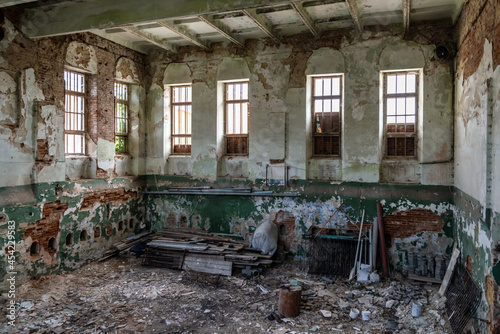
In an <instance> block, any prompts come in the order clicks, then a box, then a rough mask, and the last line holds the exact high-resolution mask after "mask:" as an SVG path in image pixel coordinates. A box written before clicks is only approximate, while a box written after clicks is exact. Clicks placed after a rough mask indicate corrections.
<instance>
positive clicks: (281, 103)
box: [147, 27, 453, 185]
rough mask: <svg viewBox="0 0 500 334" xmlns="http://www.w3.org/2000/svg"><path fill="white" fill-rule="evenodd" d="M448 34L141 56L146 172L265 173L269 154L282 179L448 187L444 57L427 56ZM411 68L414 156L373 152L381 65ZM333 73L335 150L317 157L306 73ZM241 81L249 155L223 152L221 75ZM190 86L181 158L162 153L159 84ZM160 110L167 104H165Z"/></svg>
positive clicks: (449, 90)
mask: <svg viewBox="0 0 500 334" xmlns="http://www.w3.org/2000/svg"><path fill="white" fill-rule="evenodd" d="M452 40H453V37H452V31H451V30H450V29H443V28H436V27H433V28H432V29H423V28H422V30H420V29H415V30H413V32H412V36H411V37H410V38H409V39H406V40H404V39H402V38H401V31H393V30H373V31H365V32H364V33H363V34H362V35H360V36H359V35H357V34H356V33H355V32H352V31H337V32H335V33H328V34H326V35H325V36H323V37H322V38H321V39H312V38H309V36H307V35H304V36H295V37H292V38H286V39H285V40H284V42H283V43H281V44H273V43H272V42H269V41H248V42H247V43H246V48H245V49H244V50H243V49H240V48H238V47H236V46H232V45H227V46H225V45H220V46H219V45H215V46H214V47H213V52H192V51H191V50H189V49H186V50H181V52H179V53H178V54H175V55H172V54H167V53H156V54H154V55H152V56H151V57H150V59H151V71H152V76H153V78H152V85H151V87H150V90H149V94H148V114H149V115H150V116H151V117H150V119H149V122H150V123H149V124H148V129H149V131H148V143H147V150H148V157H147V172H148V173H150V174H153V173H156V174H167V175H186V176H193V177H198V178H204V179H210V180H215V179H216V178H217V177H229V178H245V179H249V180H255V179H265V177H266V172H269V167H267V165H269V164H270V162H281V165H279V166H275V167H274V169H277V168H278V167H281V168H282V169H283V168H284V167H283V166H285V165H286V167H287V168H288V177H289V179H292V180H293V179H309V180H330V181H336V182H344V181H348V182H370V183H372V182H387V183H404V184H408V183H410V184H426V185H451V184H453V171H452V165H453V164H452V157H453V155H452V151H453V150H452V143H453V141H452V138H453V60H452V59H448V60H440V59H438V58H437V57H436V56H435V53H434V50H435V48H436V45H437V44H440V43H444V42H450V41H452ZM407 69H420V70H421V72H422V78H423V80H422V83H421V87H423V89H422V91H421V93H422V94H421V96H420V111H419V114H418V128H419V131H418V145H417V148H416V150H417V151H418V154H417V157H416V158H415V159H405V160H404V161H402V160H401V159H399V160H396V159H383V156H384V143H383V138H382V137H383V136H382V128H383V118H382V117H381V116H380V115H381V113H380V110H381V105H380V101H381V87H380V82H381V71H391V70H407ZM328 74H340V75H342V77H343V87H344V88H343V109H342V116H341V118H342V121H341V128H342V130H341V132H342V138H341V152H340V157H335V158H318V157H317V156H314V154H313V151H312V147H313V143H312V134H311V131H312V119H313V117H312V110H311V91H312V80H311V76H318V75H328ZM231 80H248V81H249V91H250V92H249V104H250V111H249V153H248V156H247V157H243V158H242V157H235V156H226V155H225V154H224V140H223V134H224V110H223V109H224V108H223V94H222V92H221V90H222V88H223V86H222V84H221V83H222V82H227V81H231ZM176 84H192V89H193V96H194V97H195V98H194V99H193V105H192V107H193V116H192V117H193V119H192V127H193V128H192V133H193V135H192V147H191V150H192V151H191V155H190V156H179V155H172V154H170V151H169V146H170V144H169V143H170V139H171V130H170V129H171V120H170V114H169V112H166V111H165V109H166V108H165V106H166V105H165V102H164V96H165V95H164V91H165V92H168V90H169V86H171V85H176ZM167 110H168V108H167Z"/></svg>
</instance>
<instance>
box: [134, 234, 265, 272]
mask: <svg viewBox="0 0 500 334" xmlns="http://www.w3.org/2000/svg"><path fill="white" fill-rule="evenodd" d="M272 263H273V260H271V257H270V256H269V255H263V254H260V252H258V251H255V250H252V249H249V248H247V247H246V245H245V243H244V241H240V240H234V239H231V238H226V237H221V236H217V235H214V234H210V233H208V232H206V231H203V230H199V229H186V228H183V229H169V228H166V229H163V230H162V231H159V232H157V233H156V234H155V236H154V237H153V240H152V241H151V242H149V243H148V247H147V248H146V252H145V256H144V258H143V264H144V265H146V266H156V267H166V268H172V269H183V270H187V269H189V270H194V271H198V272H204V273H210V274H220V275H225V276H231V275H232V270H233V268H245V267H246V266H254V267H264V266H269V265H271V264H272Z"/></svg>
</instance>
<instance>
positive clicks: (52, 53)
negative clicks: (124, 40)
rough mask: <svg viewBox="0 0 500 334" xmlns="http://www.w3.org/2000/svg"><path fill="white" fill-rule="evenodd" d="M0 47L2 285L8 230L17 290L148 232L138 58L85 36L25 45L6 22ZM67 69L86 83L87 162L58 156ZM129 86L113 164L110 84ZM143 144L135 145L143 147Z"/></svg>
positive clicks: (142, 77)
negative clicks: (122, 137) (124, 136)
mask: <svg viewBox="0 0 500 334" xmlns="http://www.w3.org/2000/svg"><path fill="white" fill-rule="evenodd" d="M3 27H4V30H5V37H4V38H3V39H2V40H1V41H0V155H1V156H2V159H1V161H0V243H1V244H2V248H1V249H0V277H1V278H2V282H5V280H3V278H4V277H5V276H6V272H7V271H8V266H7V256H6V255H8V254H10V253H9V248H8V247H7V244H8V240H9V239H8V231H10V230H9V226H10V227H11V228H12V227H14V229H15V236H16V238H15V239H16V244H15V248H16V252H15V254H16V260H15V270H16V271H17V272H18V275H17V277H18V279H16V282H17V283H18V284H20V283H22V282H23V281H24V280H26V279H28V278H31V277H39V276H40V275H43V274H49V273H53V272H59V271H61V270H72V269H74V268H77V267H79V266H81V265H83V264H85V263H86V262H88V261H92V260H95V259H97V258H99V257H101V256H102V254H103V252H104V251H105V250H106V249H108V248H109V247H110V246H111V245H112V244H113V243H115V242H117V241H119V240H121V239H123V238H125V237H127V236H129V235H132V234H134V233H137V232H140V231H143V230H144V229H146V228H147V226H146V225H145V223H144V219H143V218H144V209H145V208H144V204H143V199H142V196H141V195H140V190H141V189H142V187H143V184H144V183H143V181H141V178H140V175H141V174H144V169H145V168H144V165H145V159H144V153H143V152H144V150H143V149H142V148H141V147H143V146H144V135H143V134H142V132H143V131H144V130H143V129H141V119H144V110H145V99H146V98H145V96H146V91H145V73H144V69H145V63H146V62H145V57H144V56H143V55H141V54H138V53H136V52H133V51H130V50H128V49H126V48H124V47H121V46H118V45H116V44H113V43H111V42H108V41H106V40H103V39H101V38H99V37H97V36H94V35H91V34H79V35H72V36H64V37H54V38H44V39H39V40H36V41H33V40H30V39H27V38H26V37H24V36H23V35H22V34H21V33H19V32H18V30H16V28H15V27H14V26H13V24H12V23H11V21H9V20H8V19H5V23H4V25H3ZM65 69H70V70H73V71H78V72H80V73H83V74H84V75H85V76H86V77H87V78H86V85H87V87H88V89H87V91H86V93H85V94H86V97H87V103H86V108H87V116H88V117H87V119H86V123H85V127H86V130H87V134H86V138H85V140H86V144H87V145H86V146H87V147H86V152H85V153H86V154H85V155H80V156H78V155H67V154H65V147H64V104H65V98H64V94H65V92H64V77H63V73H64V70H65ZM115 80H119V81H121V82H125V83H128V84H129V95H130V99H129V115H130V131H129V146H128V151H127V153H126V154H120V155H118V154H115V138H114V103H115V100H114V94H113V89H114V87H113V86H114V81H115ZM141 138H142V139H141Z"/></svg>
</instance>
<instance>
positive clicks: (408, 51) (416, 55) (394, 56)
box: [379, 44, 425, 71]
mask: <svg viewBox="0 0 500 334" xmlns="http://www.w3.org/2000/svg"><path fill="white" fill-rule="evenodd" d="M379 64H380V66H379V70H381V71H388V70H405V69H416V68H424V67H425V58H424V55H423V52H422V49H421V48H420V47H419V46H417V45H407V44H391V45H388V46H386V47H385V48H384V49H383V50H382V52H381V53H380V62H379Z"/></svg>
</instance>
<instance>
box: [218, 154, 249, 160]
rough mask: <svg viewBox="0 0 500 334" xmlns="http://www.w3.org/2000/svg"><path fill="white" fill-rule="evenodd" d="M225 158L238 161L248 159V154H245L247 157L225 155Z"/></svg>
mask: <svg viewBox="0 0 500 334" xmlns="http://www.w3.org/2000/svg"><path fill="white" fill-rule="evenodd" d="M224 158H225V159H238V158H241V159H248V154H245V155H239V154H231V155H229V154H226V155H224Z"/></svg>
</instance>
